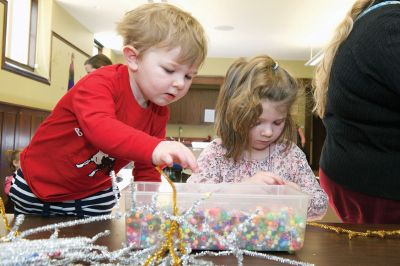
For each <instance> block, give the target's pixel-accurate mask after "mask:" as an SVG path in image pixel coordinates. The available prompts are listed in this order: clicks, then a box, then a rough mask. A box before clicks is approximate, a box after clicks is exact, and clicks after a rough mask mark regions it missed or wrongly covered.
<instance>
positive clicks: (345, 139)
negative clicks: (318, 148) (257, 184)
mask: <svg viewBox="0 0 400 266" xmlns="http://www.w3.org/2000/svg"><path fill="white" fill-rule="evenodd" d="M379 2H382V1H377V3H379ZM323 122H324V125H325V128H326V131H327V136H326V139H325V143H324V147H323V150H322V155H321V161H320V165H321V168H322V169H323V171H324V172H325V174H326V175H327V176H328V177H329V178H330V179H332V180H333V181H335V182H336V183H338V184H341V185H342V186H344V187H346V188H348V189H351V190H353V191H358V192H362V193H365V194H368V195H372V196H378V197H382V198H387V199H395V200H400V5H399V4H396V5H386V6H383V7H379V8H377V9H376V10H373V11H371V12H369V13H368V14H366V15H365V16H363V17H362V18H360V19H359V20H358V21H356V23H355V24H354V28H353V30H352V32H351V33H350V35H349V37H348V38H347V40H346V41H344V42H343V43H342V44H341V46H340V47H339V49H338V52H337V54H336V57H335V59H334V62H333V65H332V70H331V76H330V80H329V91H328V104H327V107H326V115H325V118H324V119H323Z"/></svg>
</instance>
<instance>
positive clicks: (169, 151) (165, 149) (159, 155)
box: [152, 141, 198, 173]
mask: <svg viewBox="0 0 400 266" xmlns="http://www.w3.org/2000/svg"><path fill="white" fill-rule="evenodd" d="M152 161H153V164H155V165H162V164H166V165H168V166H170V167H172V165H173V163H174V162H175V163H178V164H180V165H181V166H182V167H183V168H190V169H191V170H192V172H194V173H196V172H197V171H198V165H197V160H196V157H195V156H194V155H193V153H192V151H191V150H190V149H189V148H187V147H186V146H185V145H183V144H182V143H180V142H177V141H161V142H160V143H159V144H158V145H157V146H156V148H155V149H154V151H153V154H152Z"/></svg>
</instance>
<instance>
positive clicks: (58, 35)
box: [50, 31, 90, 58]
mask: <svg viewBox="0 0 400 266" xmlns="http://www.w3.org/2000/svg"><path fill="white" fill-rule="evenodd" d="M51 35H52V36H53V37H56V38H57V39H59V40H60V41H62V42H64V43H65V44H66V45H69V46H70V47H72V48H74V49H75V50H77V51H78V52H80V53H81V54H84V55H86V56H87V57H90V55H89V54H88V53H86V52H84V51H83V50H82V49H80V48H79V47H77V46H75V45H74V44H72V43H71V42H69V41H68V40H67V39H65V38H64V37H62V36H61V35H60V34H58V33H57V32H55V31H52V32H51ZM52 50H53V48H52ZM50 58H52V55H50Z"/></svg>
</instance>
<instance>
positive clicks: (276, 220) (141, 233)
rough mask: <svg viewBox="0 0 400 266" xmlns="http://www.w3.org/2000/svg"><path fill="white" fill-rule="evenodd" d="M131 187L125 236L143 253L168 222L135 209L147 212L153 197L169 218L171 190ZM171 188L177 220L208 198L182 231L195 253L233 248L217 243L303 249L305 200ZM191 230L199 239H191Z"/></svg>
mask: <svg viewBox="0 0 400 266" xmlns="http://www.w3.org/2000/svg"><path fill="white" fill-rule="evenodd" d="M134 187H135V191H136V192H135V193H134V197H133V196H132V193H131V192H130V191H128V192H127V193H126V194H125V197H126V201H125V206H126V211H127V212H128V213H131V215H130V216H129V217H127V218H126V236H127V242H128V243H129V244H132V245H133V246H134V247H135V248H137V249H142V248H147V247H150V246H152V245H154V244H156V243H158V242H159V241H160V240H161V239H162V238H163V236H164V232H165V231H166V230H167V229H168V228H169V225H170V223H171V221H170V220H168V219H166V218H165V217H163V215H155V213H154V212H153V213H152V212H151V211H148V210H146V209H143V208H138V207H143V206H149V205H150V204H151V203H152V202H153V196H154V195H155V194H157V197H156V200H154V203H155V204H156V206H157V210H162V211H166V212H168V213H170V214H172V189H171V187H170V185H169V184H168V183H150V182H137V183H134ZM175 187H176V190H177V207H178V210H179V215H183V214H184V213H185V212H186V211H187V210H188V209H189V208H190V207H191V206H193V204H194V203H195V202H196V201H197V200H199V199H201V198H204V197H206V199H205V200H204V201H201V203H200V204H198V206H197V207H196V208H195V210H194V211H192V212H190V213H189V215H186V216H185V219H183V220H184V221H185V223H186V224H182V225H181V228H182V232H183V241H184V242H185V243H187V244H190V245H191V248H192V249H193V250H226V249H227V248H228V247H229V246H230V245H232V244H227V243H224V241H220V239H221V238H222V239H224V240H227V239H230V241H231V243H233V244H234V245H235V246H238V247H240V248H242V249H247V250H254V251H295V250H298V249H300V248H301V247H302V246H303V243H304V235H305V227H306V219H307V207H308V202H309V196H308V195H307V194H304V193H302V192H300V191H297V190H295V189H293V188H291V187H289V186H283V185H282V186H275V185H274V186H268V185H247V184H227V183H221V184H186V183H175ZM132 199H134V203H135V204H134V207H132ZM132 211H133V212H132ZM191 226H193V227H192V228H195V229H196V231H197V233H199V232H202V233H201V234H200V235H198V234H195V233H193V230H191ZM215 234H218V235H219V236H220V238H218V237H216V236H215ZM232 241H233V242H232Z"/></svg>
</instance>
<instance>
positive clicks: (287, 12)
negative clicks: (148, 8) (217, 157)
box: [56, 0, 355, 60]
mask: <svg viewBox="0 0 400 266" xmlns="http://www.w3.org/2000/svg"><path fill="white" fill-rule="evenodd" d="M56 1H57V2H58V4H59V5H60V6H61V7H62V8H64V9H65V10H66V11H67V12H68V13H69V14H70V15H71V16H73V17H74V18H75V19H76V20H78V21H79V22H80V23H81V24H82V25H84V26H85V27H86V28H87V29H88V30H89V31H91V32H93V33H94V34H95V38H96V40H98V41H99V42H100V43H102V44H103V45H104V46H105V47H107V48H111V49H113V50H115V51H117V52H118V51H120V50H121V46H122V42H121V38H120V37H119V36H117V35H116V33H115V26H116V23H117V22H118V21H119V20H120V19H121V18H122V16H123V15H124V13H125V12H127V11H129V10H131V9H133V8H135V7H137V6H138V5H141V4H144V3H147V2H149V1H150V2H165V1H167V2H168V3H170V4H173V5H176V6H178V7H180V8H182V9H184V10H186V11H188V12H190V13H191V14H192V15H193V16H194V17H196V18H197V19H198V20H199V21H200V23H201V24H202V25H203V26H204V28H205V30H206V33H207V36H208V40H209V53H208V57H229V58H235V57H251V56H254V55H258V54H268V55H270V56H272V57H273V58H275V59H280V60H308V59H310V57H311V51H312V52H313V53H312V54H316V53H317V52H318V51H319V50H320V49H321V48H322V47H323V45H324V44H325V43H326V42H327V41H328V40H329V39H330V36H331V34H332V32H333V30H334V29H335V27H336V25H337V24H338V23H339V22H340V21H341V20H342V19H343V17H344V15H345V13H346V12H347V10H348V9H349V8H350V7H351V5H352V4H353V3H354V2H355V0H159V1H155V0H153V1H151V0H56ZM219 27H220V28H222V29H224V28H232V27H233V29H231V30H220V29H218V28H219Z"/></svg>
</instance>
